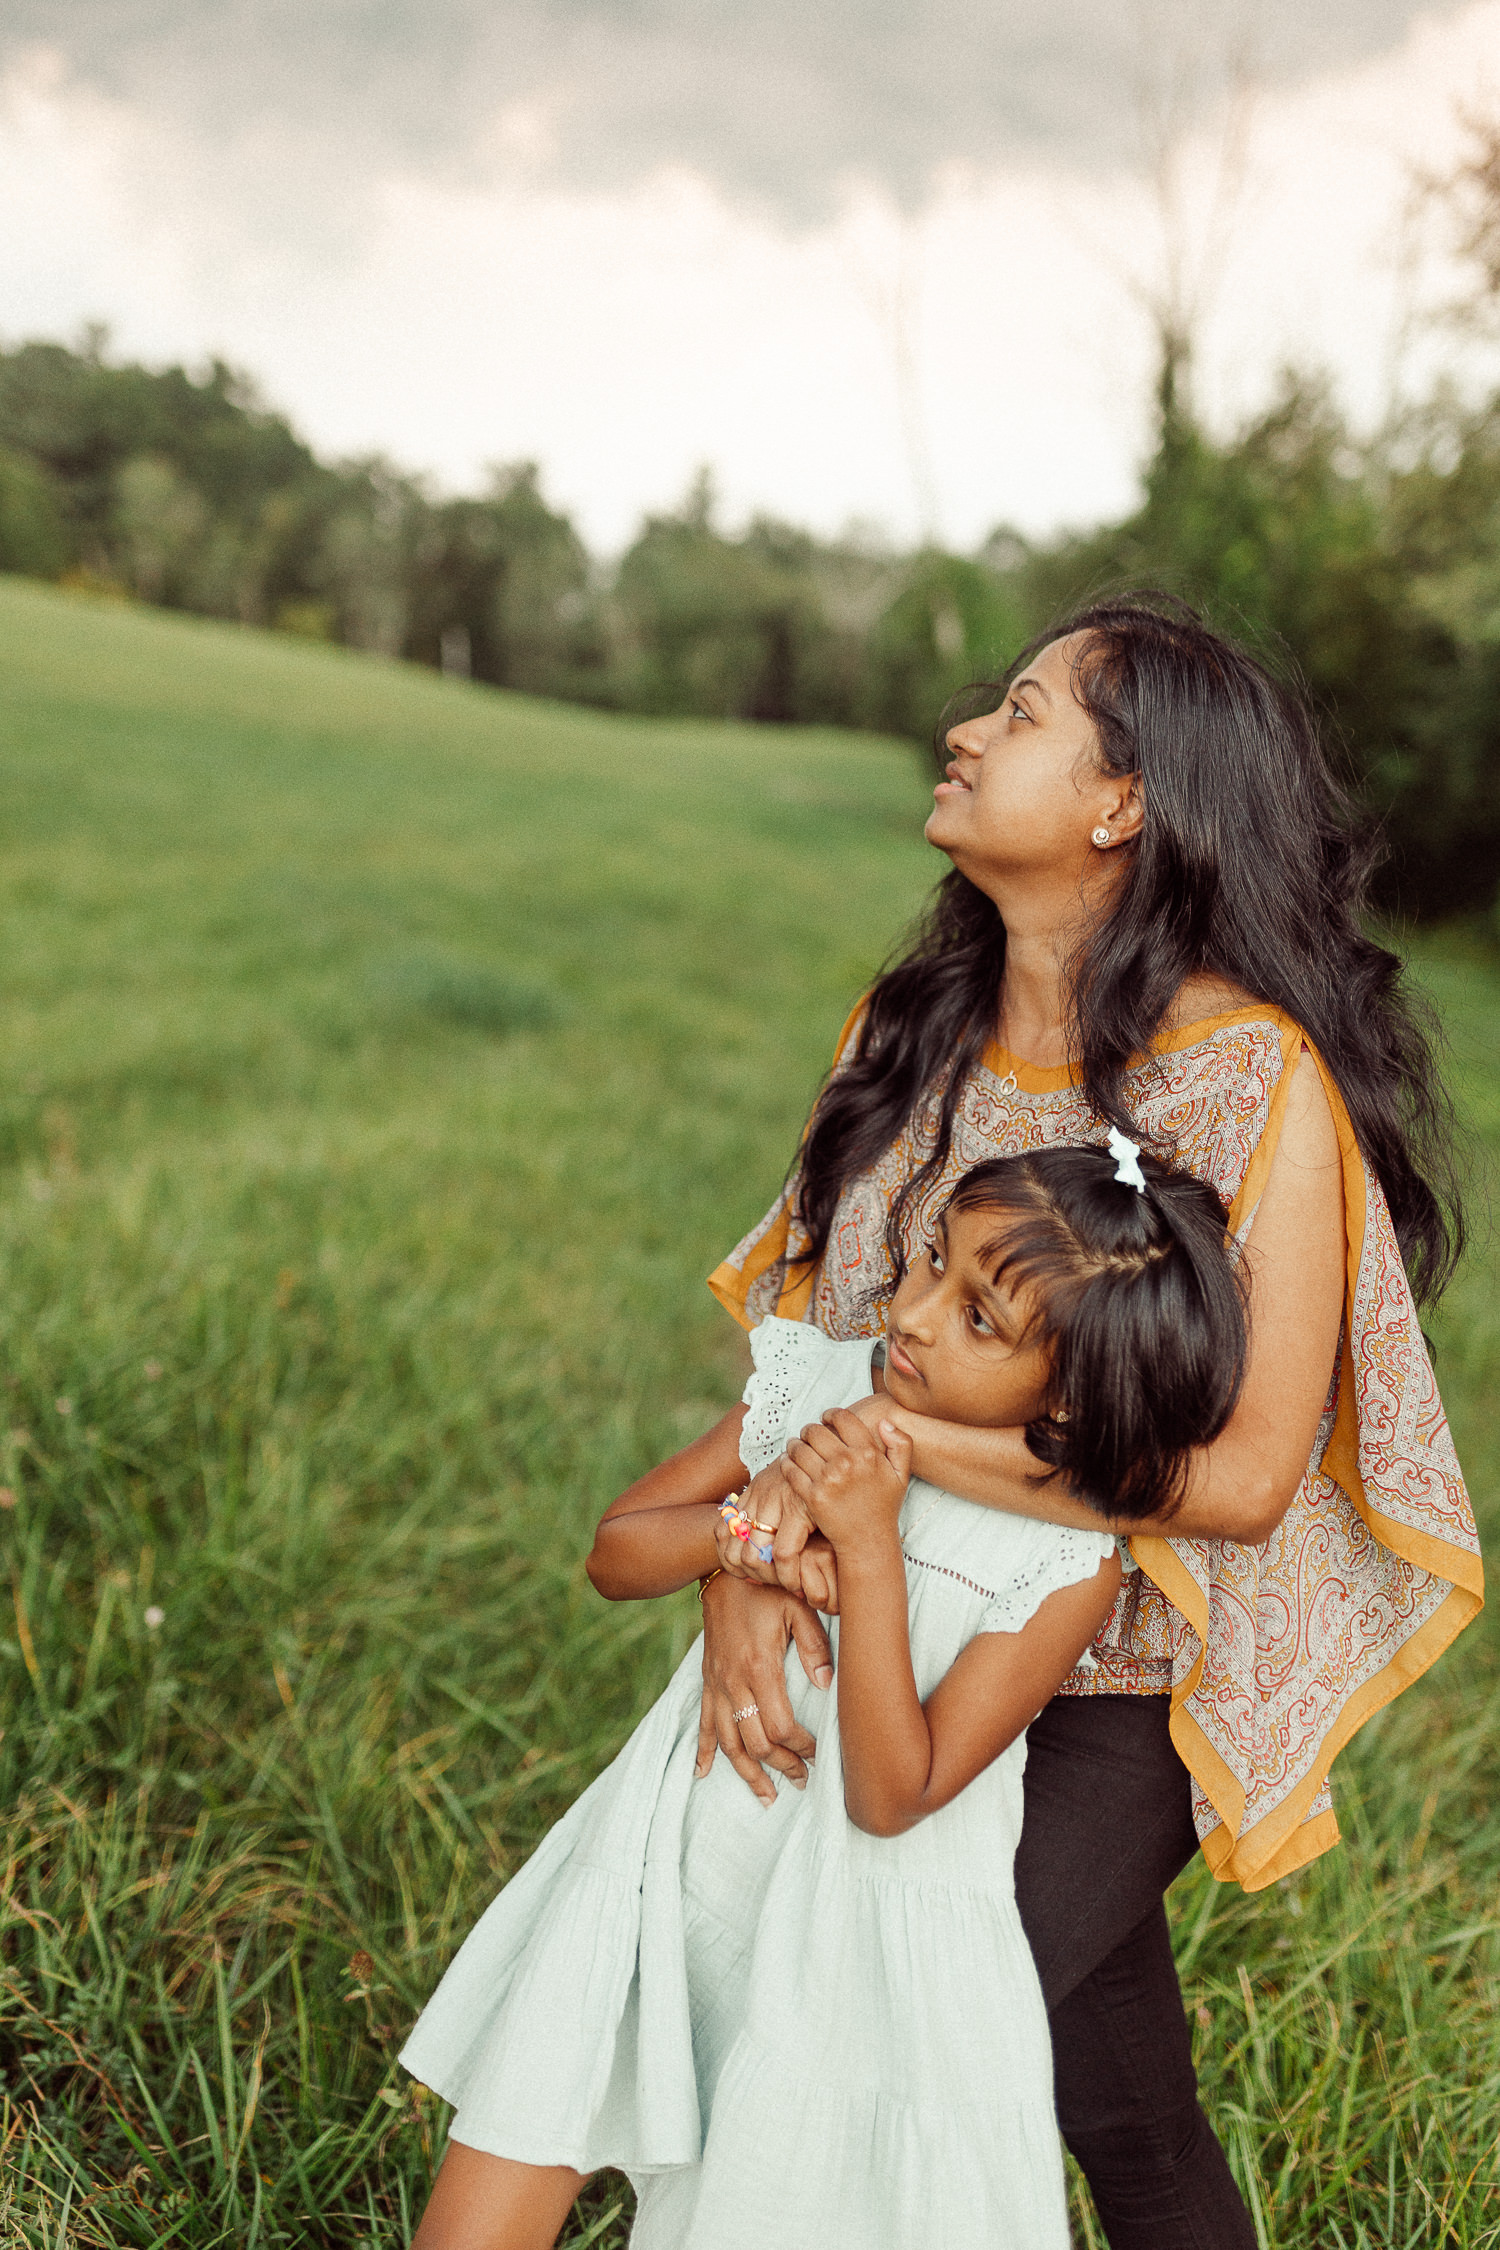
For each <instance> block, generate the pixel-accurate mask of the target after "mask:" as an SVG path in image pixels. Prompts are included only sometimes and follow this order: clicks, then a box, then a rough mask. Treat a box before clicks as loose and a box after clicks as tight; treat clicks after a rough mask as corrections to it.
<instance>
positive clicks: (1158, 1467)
mask: <svg viewBox="0 0 1500 2250" xmlns="http://www.w3.org/2000/svg"><path fill="white" fill-rule="evenodd" d="M1139 1161H1140V1166H1141V1172H1142V1177H1143V1178H1144V1179H1145V1182H1146V1185H1145V1187H1144V1188H1143V1189H1142V1190H1140V1191H1139V1192H1137V1190H1136V1189H1135V1188H1134V1187H1127V1186H1123V1185H1122V1184H1121V1182H1120V1179H1119V1177H1118V1174H1117V1172H1116V1168H1115V1159H1114V1158H1113V1157H1112V1156H1110V1155H1109V1154H1107V1153H1106V1151H1105V1150H1104V1149H1102V1148H1043V1149H1032V1150H1030V1151H1028V1152H1027V1153H1026V1154H1024V1155H1021V1156H1000V1157H992V1158H991V1159H990V1160H989V1161H988V1163H985V1164H976V1165H975V1166H974V1168H973V1170H972V1171H970V1172H966V1173H965V1174H964V1176H963V1178H962V1179H961V1180H960V1181H959V1183H958V1185H957V1187H956V1188H955V1189H954V1191H953V1193H952V1195H951V1196H950V1197H949V1199H948V1206H947V1208H948V1209H949V1210H950V1211H976V1212H984V1213H989V1212H992V1211H993V1212H994V1213H995V1214H996V1215H997V1216H998V1217H1000V1218H1001V1219H1002V1220H1005V1221H1007V1222H1008V1224H1006V1225H1005V1226H1004V1227H1003V1229H1002V1231H1001V1232H1000V1233H999V1234H998V1235H997V1236H996V1238H995V1240H994V1241H993V1242H991V1243H988V1244H986V1245H985V1246H984V1247H983V1248H982V1249H981V1251H980V1253H979V1255H980V1258H981V1261H982V1262H983V1263H984V1264H985V1265H986V1266H987V1267H989V1268H990V1270H991V1271H992V1273H993V1274H994V1276H995V1278H996V1280H1000V1279H1002V1278H1003V1279H1005V1280H1007V1281H1008V1282H1009V1283H1010V1285H1011V1286H1012V1288H1015V1289H1028V1290H1029V1291H1030V1292H1031V1295H1032V1303H1033V1308H1034V1311H1033V1325H1032V1328H1031V1330H1030V1338H1031V1339H1034V1340H1035V1341H1036V1342H1038V1343H1040V1344H1043V1345H1045V1346H1046V1348H1047V1351H1048V1355H1049V1357H1050V1359H1051V1363H1052V1373H1051V1379H1050V1383H1049V1389H1048V1397H1047V1404H1046V1411H1045V1412H1044V1413H1043V1414H1042V1415H1040V1416H1039V1417H1038V1419H1037V1420H1036V1421H1034V1422H1029V1423H1028V1424H1027V1426H1026V1443H1027V1445H1028V1447H1029V1448H1030V1450H1031V1451H1032V1453H1034V1454H1035V1455H1036V1458H1037V1459H1038V1460H1039V1461H1045V1462H1046V1464H1047V1466H1048V1468H1049V1469H1051V1470H1052V1471H1053V1472H1054V1473H1055V1474H1058V1475H1061V1476H1063V1477H1065V1478H1066V1479H1067V1481H1068V1483H1069V1485H1070V1486H1071V1487H1072V1489H1073V1490H1074V1491H1075V1492H1076V1493H1077V1494H1078V1495H1079V1496H1080V1498H1082V1499H1084V1500H1087V1501H1088V1502H1089V1503H1090V1504H1091V1506H1093V1507H1096V1508H1098V1509H1100V1510H1101V1511H1102V1512H1103V1513H1104V1514H1106V1515H1109V1516H1112V1517H1116V1518H1124V1519H1125V1520H1127V1521H1136V1522H1139V1521H1140V1519H1141V1518H1142V1517H1143V1516H1160V1515H1170V1514H1171V1512H1172V1510H1173V1509H1174V1508H1175V1507H1176V1506H1177V1504H1178V1502H1179V1501H1180V1499H1181V1497H1182V1491H1183V1487H1184V1485H1185V1483H1186V1481H1187V1471H1188V1463H1189V1461H1190V1459H1191V1457H1192V1455H1193V1453H1194V1451H1195V1450H1196V1449H1197V1448H1198V1447H1199V1446H1202V1445H1212V1443H1213V1441H1214V1439H1215V1438H1216V1437H1217V1436H1218V1435H1219V1432H1220V1431H1221V1430H1222V1429H1223V1427H1224V1425H1225V1423H1226V1422H1227V1421H1228V1420H1229V1417H1230V1415H1231V1414H1232V1413H1233V1412H1234V1409H1235V1404H1236V1401H1237V1400H1238V1398H1239V1395H1240V1388H1241V1385H1242V1383H1243V1381H1244V1375H1245V1361H1246V1359H1247V1357H1248V1353H1249V1337H1248V1334H1247V1330H1246V1322H1245V1295H1244V1287H1243V1280H1242V1274H1241V1270H1240V1269H1239V1268H1238V1267H1237V1266H1236V1265H1233V1264H1231V1262H1230V1256H1229V1250H1228V1247H1227V1245H1226V1243H1225V1239H1224V1230H1225V1227H1226V1225H1227V1223H1228V1214H1227V1212H1226V1211H1225V1209H1224V1206H1223V1204H1222V1203H1221V1202H1220V1200H1219V1198H1218V1196H1217V1195H1216V1194H1215V1192H1214V1190H1213V1189H1212V1188H1211V1187H1210V1186H1209V1185H1208V1183H1207V1181H1206V1180H1198V1179H1194V1177H1193V1175H1192V1173H1191V1172H1171V1171H1168V1169H1167V1167H1166V1166H1165V1165H1164V1164H1161V1163H1159V1162H1158V1161H1157V1159H1156V1158H1155V1157H1153V1156H1151V1155H1148V1154H1147V1153H1145V1152H1144V1151H1143V1152H1142V1153H1141V1156H1140V1160H1139Z"/></svg>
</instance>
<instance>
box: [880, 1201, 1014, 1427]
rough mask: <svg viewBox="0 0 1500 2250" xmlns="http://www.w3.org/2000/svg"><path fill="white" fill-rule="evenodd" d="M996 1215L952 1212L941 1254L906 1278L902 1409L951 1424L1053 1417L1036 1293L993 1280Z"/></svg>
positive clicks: (893, 1327)
mask: <svg viewBox="0 0 1500 2250" xmlns="http://www.w3.org/2000/svg"><path fill="white" fill-rule="evenodd" d="M1003 1231H1004V1220H1003V1219H1002V1218H1001V1217H1000V1215H999V1214H998V1213H997V1212H995V1211H984V1210H979V1211H946V1212H945V1213H944V1214H943V1216H942V1218H941V1219H939V1221H938V1224H937V1231H936V1233H935V1234H934V1236H933V1240H932V1247H931V1249H929V1250H927V1251H926V1252H924V1254H923V1255H922V1257H920V1258H919V1259H917V1261H916V1262H915V1264H914V1265H912V1266H911V1267H910V1268H909V1269H908V1270H907V1272H906V1274H905V1275H904V1276H903V1278H902V1281H901V1286H900V1287H899V1288H898V1289H897V1291H896V1294H895V1296H894V1297H893V1298H892V1299H891V1309H890V1315H889V1318H888V1319H887V1321H886V1361H885V1387H886V1390H887V1392H888V1393H889V1395H890V1397H891V1398H892V1399H894V1400H895V1402H896V1404H897V1405H898V1406H905V1407H909V1408H910V1409H911V1410H912V1412H913V1413H916V1414H933V1415H936V1416H937V1418H938V1419H939V1421H943V1422H968V1423H972V1424H975V1425H977V1426H978V1427H980V1428H982V1429H990V1430H1003V1429H1012V1428H1014V1427H1016V1426H1017V1425H1018V1424H1020V1423H1023V1422H1030V1421H1033V1420H1034V1419H1035V1417H1036V1416H1037V1415H1039V1414H1040V1413H1042V1412H1043V1411H1044V1403H1045V1399H1046V1394H1047V1378H1048V1373H1049V1370H1050V1360H1049V1356H1048V1353H1047V1351H1046V1349H1045V1348H1044V1347H1043V1346H1042V1345H1040V1344H1038V1343H1035V1342H1032V1341H1030V1340H1029V1338H1030V1333H1031V1328H1032V1315H1033V1312H1034V1310H1035V1307H1034V1305H1033V1302H1032V1300H1031V1297H1030V1293H1029V1292H1026V1291H1021V1292H1017V1291H1015V1290H1013V1289H1012V1288H1011V1287H1010V1285H1009V1284H1008V1283H1007V1282H1005V1281H1003V1280H1002V1281H999V1282H997V1281H995V1280H994V1279H993V1278H992V1274H993V1268H994V1262H995V1261H994V1257H993V1254H991V1256H990V1257H989V1258H988V1259H987V1260H986V1259H984V1258H982V1257H981V1256H980V1252H981V1250H983V1249H985V1248H986V1247H989V1246H992V1245H993V1244H994V1242H995V1240H996V1237H997V1235H999V1234H1002V1233H1003Z"/></svg>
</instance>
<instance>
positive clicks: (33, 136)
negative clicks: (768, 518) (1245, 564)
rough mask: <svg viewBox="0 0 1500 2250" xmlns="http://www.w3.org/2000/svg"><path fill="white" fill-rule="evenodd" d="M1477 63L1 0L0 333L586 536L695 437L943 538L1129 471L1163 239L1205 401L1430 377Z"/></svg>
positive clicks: (1339, 12)
mask: <svg viewBox="0 0 1500 2250" xmlns="http://www.w3.org/2000/svg"><path fill="white" fill-rule="evenodd" d="M1247 88H1249V89H1251V90H1250V91H1248V92H1247V90H1246V89H1247ZM1487 96H1489V97H1492V98H1494V97H1500V0H1470V4H1469V5H1467V6H1457V7H1456V6H1451V5H1450V6H1436V7H1432V8H1429V9H1426V10H1418V9H1416V8H1413V7H1412V6H1410V5H1408V4H1407V0H1260V4H1259V5H1255V4H1252V0H1195V4H1191V5H1190V4H1188V0H1141V4H1140V5H1138V6H1132V5H1131V4H1130V0H1047V5H1045V6H1043V5H1042V4H1041V0H821V4H820V0H6V6H5V11H4V17H3V21H0V332H3V334H4V335H5V336H6V338H7V339H9V340H14V339H15V338H17V337H19V336H21V335H23V334H30V333H52V334H70V333H73V332H75V331H76V330H77V329H78V328H79V326H80V324H81V323H82V322H84V321H85V320H87V319H91V318H101V319H104V320H107V321H108V322H109V323H110V324H111V325H112V328H113V330H114V333H115V337H116V341H117V344H118V346H119V348H121V349H124V350H129V351H131V352H134V353H140V354H142V355H144V356H147V357H151V358H160V357H163V356H168V355H170V356H186V357H188V358H189V359H194V358H200V357H201V356H202V355H203V354H205V353H206V352H208V351H214V350H216V351H220V352H222V353H224V354H225V355H226V356H228V357H230V358H232V359H233V360H235V361H236V362H238V363H240V364H243V365H245V366H247V367H248V368H249V369H250V370H251V371H253V372H254V373H255V374H256V375H257V376H258V377H259V378H260V380H261V381H262V383H263V385H264V387H265V389H266V391H267V393H268V394H269V395H270V396H271V397H272V398H273V399H274V400H275V402H276V403H277V404H279V405H282V406H284V407H285V408H286V409H287V410H288V411H289V412H291V413H292V415H293V416H294V418H295V419H296V420H297V421H298V422H299V423H300V424H302V425H303V426H304V427H305V428H306V429H307V431H308V432H309V434H310V435H311V436H312V437H313V439H314V440H315V442H317V443H318V444H319V445H320V446H323V447H325V448H329V449H333V450H365V449H372V448H383V449H385V450H388V451H389V452H391V453H392V454H394V455H395V456H396V457H398V458H399V459H401V460H402V461H405V462H409V463H411V464H413V465H416V466H419V467H423V468H427V469H430V470H431V471H432V472H434V473H435V474H436V475H437V477H438V478H439V479H440V480H441V481H443V482H444V483H446V484H449V485H454V486H459V485H463V484H466V483H470V482H472V481H473V480H474V479H475V478H476V477H477V476H478V475H479V474H480V473H481V472H482V467H483V464H484V463H485V462H486V461H489V460H504V459H513V458H517V457H521V456H535V457H537V458H539V459H540V460H541V462H542V463H543V466H544V469H545V471H546V474H547V480H548V485H549V488H550V489H551V490H552V491H553V492H554V493H555V495H556V496H557V497H558V498H560V499H561V500H563V501H565V502H566V503H567V504H568V505H569V506H571V507H572V508H574V509H575V510H576V512H577V513H578V515H579V517H580V519H581V521H582V523H583V525H584V527H585V529H586V530H587V531H588V533H589V534H590V535H591V536H592V537H593V538H594V539H595V540H596V541H598V542H600V543H602V544H605V545H612V544H617V543H618V542H619V541H621V540H622V539H624V538H625V537H627V536H628V534H629V531H630V530H631V528H632V527H633V524H634V521H635V519H636V517H637V516H638V514H639V512H640V511H641V510H642V508H644V507H647V506H652V505H656V506H660V505H665V504H668V503H669V502H671V501H672V500H674V499H675V498H676V497H677V496H678V495H679V494H680V492H681V490H682V489H683V487H684V486H685V485H686V483H687V481H688V478H689V476H690V475H691V473H692V470H693V468H694V467H695V466H696V464H697V463H698V462H700V461H703V460H707V461H710V462H712V463H713V464H714V465H715V467H716V469H717V471H718V474H719V478H720V483H721V487H722V490H723V492H724V495H725V506H726V511H727V512H728V514H729V515H730V516H731V518H732V517H734V516H736V515H742V514H743V513H744V512H745V511H746V510H748V509H750V508H753V507H769V508H772V509H774V510H776V511H778V512H780V513H782V514H785V515H789V516H792V517H795V518H799V519H802V520H807V521H811V522H813V523H816V524H818V525H819V526H820V527H823V528H830V529H831V528H834V527H835V526H837V525H838V524H839V523H841V522H843V521H845V520H847V519H849V518H851V517H858V518H864V519H870V520H873V521H876V522H879V523H882V524H884V525H885V526H886V527H887V528H888V530H889V531H890V532H891V534H892V535H893V536H896V537H907V536H910V534H911V533H912V532H913V530H915V529H917V528H920V527H922V526H924V525H925V526H927V527H928V528H931V529H934V530H936V531H938V532H940V533H941V534H942V535H943V536H945V537H947V538H949V539H951V540H955V541H959V542H963V543H967V542H970V541H973V540H976V539H978V538H979V537H981V536H982V535H983V533H984V532H985V531H986V530H987V529H988V528H989V527H990V526H991V525H992V524H994V523H995V522H997V521H1001V520H1006V521H1012V522H1016V523H1019V524H1020V525H1022V526H1023V527H1025V528H1027V529H1030V530H1044V529H1047V528H1049V527H1051V526H1054V525H1056V524H1057V523H1059V522H1063V521H1081V520H1086V519H1088V518H1090V517H1093V516H1097V515H1099V514H1101V513H1103V512H1106V511H1108V510H1110V509H1112V508H1116V507H1118V506H1120V505H1122V504H1123V503H1124V502H1125V501H1126V500H1127V499H1128V497H1129V494H1130V491H1131V489H1132V479H1133V476H1134V472H1135V467H1136V465H1137V462H1138V459H1139V455H1140V451H1141V447H1142V444H1143V441H1144V435H1145V428H1146V422H1145V399H1146V389H1147V383H1148V379H1149V369H1150V330H1149V321H1148V319H1147V317H1146V315H1145V313H1144V311H1143V309H1142V303H1141V298H1142V294H1143V292H1144V293H1146V294H1149V293H1150V292H1151V291H1152V290H1159V288H1160V286H1161V284H1162V276H1163V274H1164V272H1165V270H1166V259H1167V256H1168V253H1170V254H1172V255H1174V256H1175V257H1176V260H1177V263H1178V266H1179V267H1180V268H1181V270H1182V274H1183V275H1184V277H1185V278H1184V281H1183V284H1182V286H1183V288H1184V290H1185V293H1186V295H1187V296H1188V297H1189V298H1191V299H1192V300H1193V301H1194V303H1195V305H1196V308H1197V311H1198V314H1199V322H1200V328H1201V334H1202V354H1201V358H1202V369H1201V381H1202V389H1203V396H1204V401H1205V404H1206V406H1207V407H1208V409H1209V410H1210V412H1212V413H1213V414H1215V415H1216V416H1218V417H1219V418H1221V419H1226V420H1228V419H1232V418H1233V417H1234V416H1235V415H1236V414H1237V413H1239V412H1242V411H1244V410H1246V409H1247V408H1248V407H1249V406H1251V405H1253V404H1254V403H1255V402H1256V401H1257V400H1258V399H1259V398H1260V397H1263V396H1264V395H1265V394H1266V391H1267V389H1268V387H1269V385H1270V383H1271V381H1272V379H1273V377H1274V373H1275V370H1276V367H1277V366H1278V364H1280V363H1281V362H1283V361H1285V360H1287V359H1296V360H1300V361H1307V362H1318V363H1321V364H1324V365H1326V366H1328V367H1329V368H1330V369H1331V370H1332V371H1333V372H1334V373H1335V375H1336V376H1337V378H1338V379H1339V381H1340V383H1341V386H1342V388H1343V389H1344V391H1345V394H1346V396H1347V397H1348V398H1349V400H1350V402H1351V404H1352V406H1353V408H1354V410H1355V411H1356V412H1357V413H1359V414H1360V415H1362V416H1363V417H1365V418H1366V419H1369V418H1371V417H1373V416H1374V415H1376V414H1378V413H1379V412H1380V411H1381V410H1382V407H1383V405H1384V403H1385V401H1386V399H1387V397H1388V396H1389V393H1390V389H1391V385H1392V382H1393V380H1394V379H1396V377H1397V376H1398V375H1399V372H1400V365H1401V364H1404V365H1405V367H1406V370H1407V377H1408V379H1417V378H1419V377H1421V376H1422V375H1423V373H1424V372H1426V371H1429V370H1430V365H1431V362H1432V360H1433V357H1434V352H1435V350H1436V347H1435V346H1434V345H1433V344H1432V343H1431V342H1430V341H1423V340H1422V338H1421V335H1420V332H1419V331H1418V332H1417V335H1416V340H1415V342H1414V344H1413V342H1412V338H1411V337H1410V336H1408V339H1407V341H1408V346H1409V347H1410V348H1408V351H1407V354H1406V359H1405V361H1404V362H1401V355H1400V353H1399V351H1398V349H1397V347H1398V345H1399V344H1400V342H1401V338H1402V335H1403V332H1404V331H1407V330H1410V328H1411V320H1410V315H1411V312H1412V309H1413V306H1414V305H1417V304H1419V303H1420V302H1421V301H1422V300H1423V298H1424V295H1425V296H1432V295H1435V294H1440V292H1441V287H1442V286H1443V277H1442V276H1441V275H1440V274H1438V273H1437V272H1436V270H1435V268H1434V266H1433V264H1432V261H1431V259H1430V258H1428V259H1426V260H1425V261H1424V260H1423V259H1422V258H1420V257H1418V256H1417V254H1416V253H1417V250H1418V248H1419V247H1420V243H1419V238H1418V236H1417V235H1416V234H1414V233H1413V232H1412V230H1411V228H1410V226H1409V225H1407V224H1406V223H1405V221H1404V220H1403V210H1404V207H1405V205H1406V204H1407V202H1408V201H1409V199H1410V187H1411V179H1412V175H1413V171H1414V169H1415V168H1418V167H1421V166H1423V165H1425V166H1428V167H1436V168H1441V167H1442V166H1443V165H1444V164H1448V163H1451V162H1452V160H1453V156H1454V154H1455V152H1456V150H1457V148H1458V146H1459V131H1458V126H1457V123H1456V112H1457V109H1458V107H1459V105H1460V104H1461V103H1463V102H1468V103H1469V104H1471V105H1472V104H1473V103H1474V102H1475V101H1476V100H1484V99H1485V98H1486V97H1487ZM1164 140H1166V141H1173V142H1175V145H1176V150H1177V154H1176V158H1175V161H1174V165H1173V167H1172V170H1171V185H1172V192H1173V194H1174V195H1175V199H1176V200H1175V204H1174V205H1173V208H1175V209H1176V211H1177V212H1178V214H1179V216H1178V217H1177V218H1176V219H1175V220H1173V221H1171V222H1169V223H1168V225H1167V226H1166V229H1165V236H1164V232H1163V224H1162V214H1163V204H1162V199H1161V196H1160V194H1159V193H1153V191H1152V189H1151V187H1150V186H1149V184H1148V181H1147V177H1146V173H1147V170H1148V168H1149V160H1150V159H1151V158H1152V156H1153V153H1155V154H1157V155H1159V153H1160V149H1161V147H1162V145H1163V142H1164ZM1430 237H1431V228H1430V226H1429V228H1428V229H1427V236H1426V237H1424V238H1422V239H1428V238H1430ZM1164 242H1165V247H1164ZM1424 354H1425V359H1424Z"/></svg>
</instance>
